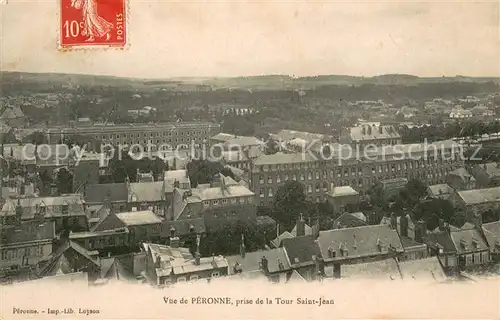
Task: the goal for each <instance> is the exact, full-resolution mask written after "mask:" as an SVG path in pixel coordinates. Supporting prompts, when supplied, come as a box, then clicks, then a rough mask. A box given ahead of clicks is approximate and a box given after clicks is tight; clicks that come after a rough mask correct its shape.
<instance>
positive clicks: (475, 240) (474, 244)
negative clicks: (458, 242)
mask: <svg viewBox="0 0 500 320" xmlns="http://www.w3.org/2000/svg"><path fill="white" fill-rule="evenodd" d="M472 245H473V247H474V249H478V248H479V240H477V239H475V238H472Z"/></svg>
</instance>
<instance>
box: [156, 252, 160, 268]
mask: <svg viewBox="0 0 500 320" xmlns="http://www.w3.org/2000/svg"><path fill="white" fill-rule="evenodd" d="M155 268H161V257H160V255H159V254H157V255H156V261H155Z"/></svg>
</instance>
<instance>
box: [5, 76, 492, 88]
mask: <svg viewBox="0 0 500 320" xmlns="http://www.w3.org/2000/svg"><path fill="white" fill-rule="evenodd" d="M490 81H492V82H496V83H500V82H499V78H474V77H464V76H456V77H432V78H429V77H427V78H422V77H417V76H413V75H406V74H387V75H380V76H375V77H359V76H347V75H318V76H310V77H291V76H288V75H262V76H249V77H234V78H215V77H212V78H196V77H192V78H191V77H184V78H171V79H168V78H167V79H140V78H122V77H112V76H101V75H86V74H61V73H26V72H1V83H2V86H7V87H8V86H9V85H11V86H17V85H21V86H23V85H26V86H30V85H36V86H41V87H52V86H68V87H75V86H84V87H88V86H105V87H107V86H109V87H123V88H131V89H139V90H140V89H144V90H148V89H158V88H171V89H173V88H178V89H182V87H183V86H187V87H189V86H193V85H209V86H212V87H213V88H215V89H219V88H227V89H231V88H233V89H252V90H280V89H288V90H289V89H299V88H303V89H314V88H316V87H320V86H328V85H349V86H352V85H355V86H357V85H364V84H373V85H403V86H407V85H410V86H411V85H418V84H423V83H451V82H473V83H474V82H477V83H483V82H490Z"/></svg>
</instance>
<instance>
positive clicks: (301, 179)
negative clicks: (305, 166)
mask: <svg viewBox="0 0 500 320" xmlns="http://www.w3.org/2000/svg"><path fill="white" fill-rule="evenodd" d="M304 180H305V178H304V174H303V173H301V174H300V181H304Z"/></svg>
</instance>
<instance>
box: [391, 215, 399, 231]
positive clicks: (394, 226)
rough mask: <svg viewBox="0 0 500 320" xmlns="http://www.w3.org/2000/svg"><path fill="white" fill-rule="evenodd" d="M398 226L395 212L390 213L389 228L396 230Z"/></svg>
mask: <svg viewBox="0 0 500 320" xmlns="http://www.w3.org/2000/svg"><path fill="white" fill-rule="evenodd" d="M397 228H398V218H397V217H396V213H394V212H393V213H391V229H393V230H396V229H397Z"/></svg>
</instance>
